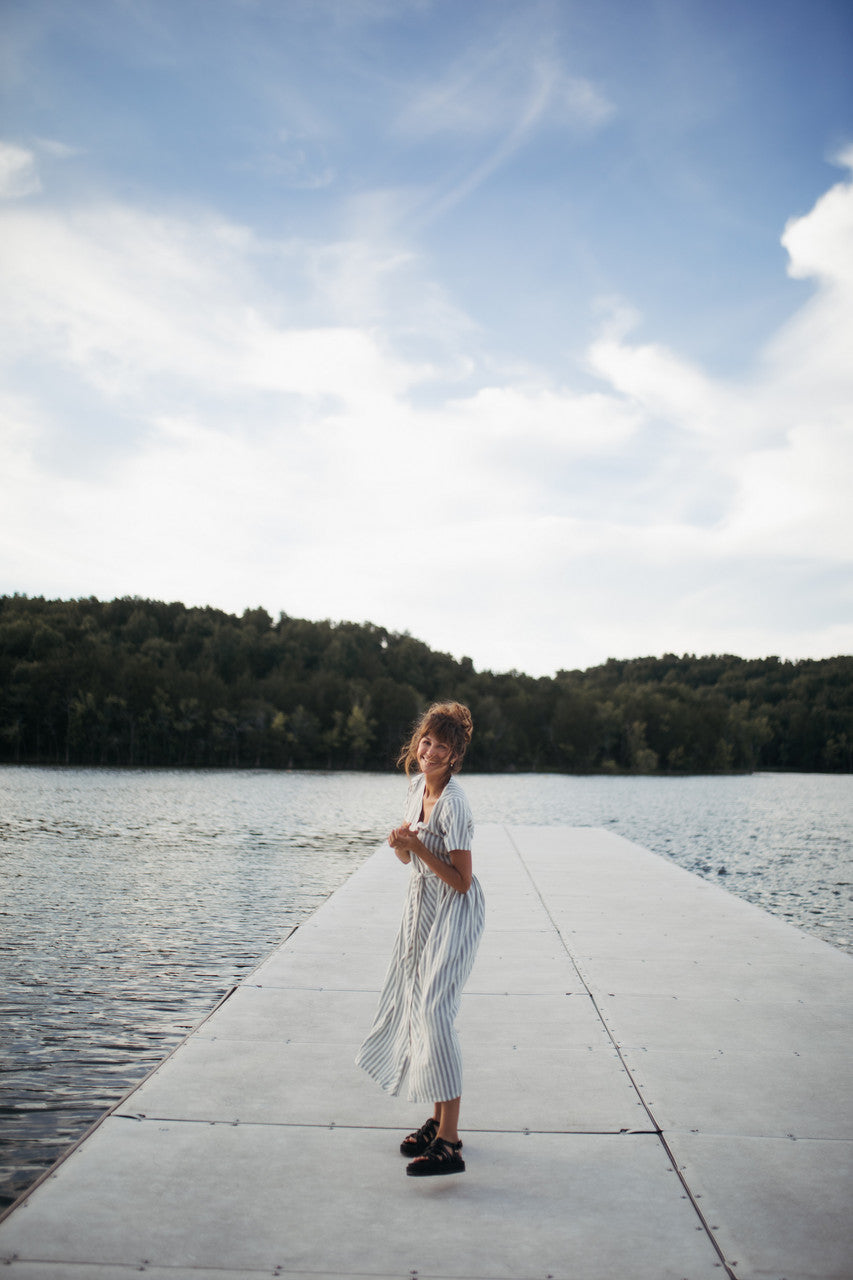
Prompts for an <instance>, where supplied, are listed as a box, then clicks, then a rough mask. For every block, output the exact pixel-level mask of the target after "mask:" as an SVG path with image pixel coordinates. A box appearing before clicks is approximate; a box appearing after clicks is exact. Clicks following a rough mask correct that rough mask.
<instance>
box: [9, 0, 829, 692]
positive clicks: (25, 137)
mask: <svg viewBox="0 0 853 1280" xmlns="http://www.w3.org/2000/svg"><path fill="white" fill-rule="evenodd" d="M0 36H2V44H0V329H2V332H1V333H0V362H2V382H0V495H1V496H0V593H5V594H11V593H15V592H19V593H23V594H26V595H30V596H46V597H49V598H63V599H68V598H72V597H80V596H90V595H94V596H98V597H99V598H101V599H111V598H113V597H115V596H142V597H147V598H151V599H157V600H181V601H183V602H184V603H186V604H187V605H207V604H209V605H213V606H216V607H218V608H221V609H225V610H227V611H229V612H234V613H238V614H239V613H242V612H243V610H244V609H246V608H254V607H257V606H262V607H264V608H266V609H267V610H268V611H269V612H270V614H271V615H272V616H273V617H274V618H277V617H278V615H279V613H282V612H283V613H286V614H288V615H289V616H291V617H299V618H310V619H314V620H319V619H324V618H329V619H332V620H333V621H341V620H349V621H354V622H371V623H373V624H375V625H376V626H380V627H385V628H387V629H388V630H389V631H395V632H409V633H411V634H412V635H414V636H416V637H418V638H419V639H421V640H424V641H425V642H426V643H428V644H429V645H430V646H432V647H433V648H435V649H439V650H441V651H443V652H447V653H450V654H452V655H454V656H455V657H457V658H460V657H462V656H467V657H470V658H471V659H473V661H474V664H475V666H476V667H477V668H478V669H480V670H483V669H490V670H493V671H509V670H516V671H524V672H527V673H529V674H531V675H536V676H539V675H546V676H547V675H552V674H553V673H554V672H556V671H557V670H560V669H569V670H570V669H575V668H586V667H589V666H592V665H596V664H598V663H601V662H604V661H606V660H607V659H608V658H630V657H638V656H642V655H649V654H663V653H677V654H681V653H696V654H708V653H729V654H737V655H740V656H742V657H746V658H751V657H764V656H768V655H771V654H774V655H778V656H779V657H782V658H788V659H799V658H823V657H829V656H832V655H835V654H839V653H851V652H853V575H851V561H853V537H852V536H851V517H850V499H849V492H850V487H851V485H850V479H851V462H853V77H851V76H850V74H849V68H850V66H851V65H853V7H851V6H850V4H849V3H848V0H749V3H745V2H744V0H714V2H713V3H711V0H179V2H178V3H176V2H175V0H3V3H2V8H0Z"/></svg>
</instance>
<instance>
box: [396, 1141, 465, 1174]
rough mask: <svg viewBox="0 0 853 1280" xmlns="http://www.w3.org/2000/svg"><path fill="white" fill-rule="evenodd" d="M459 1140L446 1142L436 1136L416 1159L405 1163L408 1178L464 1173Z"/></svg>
mask: <svg viewBox="0 0 853 1280" xmlns="http://www.w3.org/2000/svg"><path fill="white" fill-rule="evenodd" d="M461 1149H462V1143H461V1142H447V1141H445V1139H444V1138H436V1140H435V1142H433V1143H431V1144H430V1145H429V1147H427V1149H426V1151H425V1152H424V1154H423V1155H422V1156H421V1157H420V1159H418V1160H413V1161H412V1163H411V1164H407V1165H406V1173H407V1174H408V1175H409V1177H410V1178H433V1177H437V1176H438V1175H440V1174H444V1173H464V1172H465V1161H464V1160H463V1159H462V1157H461V1155H460V1154H459V1152H460V1151H461Z"/></svg>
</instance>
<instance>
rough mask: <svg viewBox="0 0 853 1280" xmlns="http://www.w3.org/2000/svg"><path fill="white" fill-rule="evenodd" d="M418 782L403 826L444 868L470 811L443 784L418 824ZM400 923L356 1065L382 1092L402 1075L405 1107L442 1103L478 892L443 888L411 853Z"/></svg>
mask: <svg viewBox="0 0 853 1280" xmlns="http://www.w3.org/2000/svg"><path fill="white" fill-rule="evenodd" d="M423 794H424V778H423V776H422V775H419V776H418V777H417V778H415V779H414V780H413V781H412V783H411V785H410V787H409V794H408V798H407V801H406V811H405V819H404V820H405V822H407V823H408V824H409V826H411V827H413V828H414V827H417V828H418V835H419V836H420V839H421V841H422V843H423V844H425V845H426V847H427V849H429V851H430V853H434V854H435V855H436V856H437V857H439V858H441V859H442V861H444V862H447V863H450V857H449V853H450V850H452V849H470V848H471V842H472V837H473V835H474V822H473V819H472V817H471V810H470V808H469V806H468V801H467V799H466V797H465V792H464V791H463V790H462V788H461V786H460V785H459V783H458V782H457V781H456V779H455V778H453V777H451V778H450V779H449V781H448V782H447V784H446V786H445V788H444V790H443V791H442V793H441V795H440V796H439V798H438V800H436V802H435V806H434V808H433V810H432V813H431V814H430V816H429V822H427V823H423V822H420V821H419V819H420V814H421V809H422V804H423ZM410 870H411V874H410V877H409V888H408V892H407V894H406V902H405V906H404V907H403V919H402V921H401V923H400V931H399V933H398V934H397V940H396V942H395V943H394V951H393V954H392V956H391V963H390V965H389V966H388V972H387V974H386V975H385V982H384V984H383V987H382V993H381V995H380V997H379V1008H378V1010H377V1013H376V1018H375V1019H374V1022H373V1027H372V1029H371V1031H370V1035H369V1036H368V1037H367V1039H366V1040H365V1042H364V1044H363V1045H362V1046H361V1048H360V1049H359V1051H358V1055H357V1057H356V1064H357V1065H358V1066H360V1067H363V1068H364V1070H365V1071H366V1072H367V1073H368V1074H369V1075H371V1076H372V1077H373V1079H374V1080H376V1081H377V1082H378V1083H379V1084H380V1085H381V1086H382V1088H383V1089H385V1090H387V1092H388V1093H391V1094H396V1093H399V1090H400V1086H401V1084H402V1082H403V1080H404V1078H405V1076H406V1073H407V1072H408V1075H409V1083H408V1098H409V1101H410V1102H447V1101H449V1100H450V1099H451V1098H458V1097H459V1096H460V1094H461V1093H462V1055H461V1053H460V1051H459V1041H458V1038H457V1035H456V1030H455V1028H454V1025H453V1024H454V1021H455V1020H456V1015H457V1013H458V1012H459V1001H460V999H461V996H462V988H463V987H464V985H465V983H466V981H467V979H468V975H469V974H470V972H471V968H472V966H473V964H474V959H475V957H476V955H477V947H478V946H479V944H480V937H481V936H482V932H483V923H484V920H485V909H484V902H483V891H482V889H481V888H480V885H479V882H478V881H477V879H476V878H475V879H473V880H472V882H471V887H470V889H469V890H468V892H467V893H459V892H458V891H457V890H456V889H452V888H451V887H450V885H448V884H445V883H444V881H443V880H441V879H439V877H438V876H437V875H436V874H435V872H434V871H430V869H429V868H428V867H426V866H425V865H424V863H423V862H421V860H420V859H419V858H418V856H417V855H416V854H414V853H413V854H412V860H411V864H410Z"/></svg>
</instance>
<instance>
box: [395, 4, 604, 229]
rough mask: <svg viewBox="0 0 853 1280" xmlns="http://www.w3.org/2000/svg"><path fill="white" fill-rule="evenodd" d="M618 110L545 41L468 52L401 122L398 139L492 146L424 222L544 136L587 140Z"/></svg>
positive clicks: (435, 201)
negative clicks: (541, 132) (569, 69)
mask: <svg viewBox="0 0 853 1280" xmlns="http://www.w3.org/2000/svg"><path fill="white" fill-rule="evenodd" d="M614 110H615V108H614V106H613V104H612V103H611V102H610V101H609V99H607V98H606V96H605V95H604V94H603V92H602V91H601V90H600V89H599V88H598V87H597V86H595V85H594V84H593V83H592V82H591V81H589V80H587V79H583V78H581V77H576V76H572V75H570V74H568V72H567V71H566V70H565V68H564V67H563V66H562V65H561V64H560V62H559V61H558V60H557V58H556V57H555V56H554V54H553V53H552V52H550V51H547V52H543V51H542V48H541V42H537V44H536V45H531V43H530V41H529V40H528V39H526V38H525V37H524V36H523V35H522V34H521V33H520V32H519V31H518V30H516V29H515V27H512V28H511V29H510V30H508V31H505V32H503V33H502V34H501V35H500V36H499V37H498V38H497V39H496V40H495V41H494V42H493V43H492V44H491V45H488V46H486V47H485V48H483V47H479V46H477V47H475V48H474V49H473V50H469V51H466V53H464V54H463V55H462V56H461V57H460V58H459V59H458V60H457V62H456V63H455V65H454V66H453V67H452V68H451V69H450V71H449V72H448V73H447V75H446V76H445V77H444V78H443V79H440V80H438V81H434V82H433V83H430V84H427V85H424V86H422V87H421V88H420V89H416V90H415V92H414V93H413V94H412V95H411V96H410V98H409V100H408V101H407V103H406V105H405V106H404V107H403V109H402V110H401V111H400V113H399V115H398V117H397V119H396V121H395V125H394V129H395V132H396V133H398V134H400V135H402V136H404V137H406V138H407V139H408V140H409V141H412V142H415V141H423V140H429V139H431V138H434V137H438V136H441V137H445V138H446V137H450V138H452V139H454V140H455V142H456V143H457V144H459V143H463V144H465V143H467V144H469V145H470V144H472V143H474V144H482V143H483V142H484V141H488V142H489V144H490V145H489V149H488V151H487V152H486V154H485V155H483V156H482V157H481V158H480V159H479V160H477V161H476V162H475V163H474V164H473V165H471V166H470V167H469V169H468V171H467V172H466V174H465V175H464V176H463V177H462V178H458V177H457V178H455V179H454V180H452V181H451V183H450V184H449V186H448V188H447V189H445V190H442V191H441V192H440V193H439V194H437V195H432V196H431V197H430V200H429V202H428V204H427V206H426V208H425V210H423V211H422V212H421V216H420V219H419V221H420V222H421V223H424V222H431V221H433V220H435V219H436V218H438V217H440V216H442V215H444V214H445V213H446V212H448V210H449V209H451V208H453V207H454V206H455V205H457V204H459V203H460V202H461V201H462V200H464V199H467V197H468V196H470V195H471V194H472V193H473V192H474V191H475V190H476V189H477V188H478V187H480V186H481V185H482V184H483V183H484V182H486V181H487V180H488V179H489V178H490V177H491V176H492V174H494V173H496V172H497V171H498V170H500V169H501V168H503V167H504V166H505V165H506V164H508V163H509V162H510V160H511V159H512V158H513V156H515V154H516V153H517V152H518V151H520V150H521V149H522V148H523V147H524V146H525V144H527V143H528V142H529V141H530V140H531V139H532V138H533V137H534V135H535V133H536V132H537V131H539V130H544V129H558V130H560V131H562V132H569V133H574V134H582V135H586V134H588V133H590V132H594V131H595V130H597V129H599V128H601V127H602V126H603V125H604V124H606V123H607V122H608V121H609V120H610V118H611V117H612V115H613V113H614Z"/></svg>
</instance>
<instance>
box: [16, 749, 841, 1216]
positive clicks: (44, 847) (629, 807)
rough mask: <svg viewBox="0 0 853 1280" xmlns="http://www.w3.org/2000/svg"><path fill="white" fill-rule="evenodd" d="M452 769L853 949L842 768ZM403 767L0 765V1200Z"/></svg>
mask: <svg viewBox="0 0 853 1280" xmlns="http://www.w3.org/2000/svg"><path fill="white" fill-rule="evenodd" d="M464 781H465V786H466V789H467V791H468V794H469V797H470V800H471V803H472V807H473V809H474V814H475V818H477V819H478V820H479V821H482V822H506V823H534V824H540V823H556V824H563V825H570V826H602V827H610V828H612V829H613V830H616V831H618V832H620V833H621V834H623V835H626V836H628V837H629V838H630V839H633V840H636V841H637V842H638V843H639V844H643V845H645V846H646V847H648V848H651V849H654V850H655V851H656V852H658V853H662V854H665V855H666V856H668V857H671V858H672V859H674V860H675V861H677V862H678V863H679V864H680V865H682V866H684V867H686V868H687V869H688V870H691V871H695V872H697V873H698V874H700V875H704V876H706V877H708V878H713V879H714V880H715V881H716V882H717V883H719V884H722V885H724V886H725V887H726V888H727V889H730V890H731V891H733V892H735V893H739V894H741V895H742V896H744V897H747V898H749V899H750V900H751V901H754V902H757V903H758V904H759V905H761V906H763V907H765V908H766V909H768V910H771V911H774V912H776V913H777V914H780V915H782V916H784V917H785V918H787V919H789V920H790V921H791V922H792V923H795V924H797V925H798V926H800V927H801V928H805V929H808V930H810V931H811V932H814V933H816V934H818V936H821V937H824V938H826V940H827V941H830V942H832V943H834V944H835V945H837V946H844V947H846V948H847V949H851V950H853V945H851V943H852V942H853V934H851V929H850V918H849V911H850V888H851V886H850V882H851V880H853V875H851V834H850V816H851V802H853V778H850V777H827V776H814V775H769V774H763V775H755V776H753V777H748V778H682V779H675V778H574V777H563V776H552V775H526V774H525V775H517V776H516V775H512V776H505V775H501V776H499V777H497V776H494V775H492V776H469V777H467V778H466V779H465V780H464ZM404 789H405V788H404V783H403V782H402V781H401V779H400V778H399V777H395V776H393V775H389V776H385V775H377V774H311V773H293V774H288V773H261V772H258V773H238V772H159V771H149V770H139V771H133V772H124V771H113V770H86V769H68V770H51V769H26V768H25V769H14V768H0V880H2V886H3V892H2V903H3V905H2V908H0V911H2V923H3V930H2V936H1V937H0V964H2V991H3V994H2V997H0V1014H2V1019H3V1028H4V1029H3V1036H2V1044H3V1050H2V1060H0V1065H2V1068H3V1072H4V1076H3V1090H2V1095H0V1112H2V1116H3V1136H2V1138H1V1139H0V1207H2V1204H3V1203H4V1202H5V1203H8V1202H9V1201H10V1200H11V1199H13V1198H14V1197H15V1196H16V1195H17V1194H19V1193H20V1192H21V1191H23V1190H24V1188H25V1187H26V1186H27V1185H29V1183H30V1182H31V1181H32V1180H33V1179H34V1178H35V1177H37V1176H38V1174H39V1173H41V1172H42V1171H43V1169H44V1168H45V1167H47V1166H48V1165H49V1164H51V1163H52V1161H53V1160H54V1159H55V1158H56V1157H57V1156H58V1155H59V1154H60V1153H61V1152H62V1150H63V1149H64V1148H65V1147H66V1146H67V1145H68V1144H69V1143H70V1142H72V1141H74V1140H75V1139H76V1138H77V1137H79V1135H80V1134H81V1133H82V1132H83V1131H84V1130H85V1128H86V1127H87V1126H88V1125H89V1124H91V1123H92V1122H94V1121H95V1120H96V1119H97V1118H98V1116H100V1115H101V1114H102V1113H103V1111H104V1110H105V1109H106V1108H107V1107H108V1106H110V1105H112V1104H113V1103H114V1102H115V1101H116V1100H117V1099H118V1098H120V1097H121V1096H122V1095H123V1094H124V1093H125V1092H126V1091H127V1089H128V1088H129V1087H131V1085H133V1084H134V1083H136V1082H137V1081H138V1080H139V1079H140V1078H141V1077H142V1076H143V1075H144V1074H145V1073H146V1071H148V1070H150V1068H151V1067H152V1066H153V1065H155V1064H156V1063H157V1062H158V1061H159V1060H160V1059H161V1058H162V1057H163V1056H164V1055H165V1054H166V1053H167V1052H168V1051H169V1050H170V1049H171V1048H172V1047H173V1046H174V1045H175V1044H176V1043H178V1041H179V1040H180V1039H181V1038H182V1037H183V1036H184V1035H185V1034H186V1033H187V1032H188V1031H189V1030H190V1029H191V1028H192V1027H193V1026H195V1025H196V1024H197V1023H198V1022H199V1021H200V1020H201V1018H202V1017H204V1016H205V1014H207V1013H208V1012H209V1010H210V1009H211V1008H212V1006H213V1005H214V1004H215V1003H216V1001H217V999H219V997H220V996H222V995H223V994H224V993H225V992H226V991H227V990H228V989H229V988H230V987H231V986H233V984H234V983H235V982H238V981H239V980H240V979H241V978H242V977H244V976H245V975H246V973H247V972H248V971H250V970H251V969H252V968H253V967H254V966H255V965H256V964H257V963H258V962H259V961H260V960H262V959H263V958H264V957H265V956H266V955H267V954H268V953H269V952H270V951H271V950H272V948H273V947H275V946H277V945H278V943H279V942H280V941H281V940H282V938H283V937H285V936H286V934H287V932H288V931H289V929H290V928H291V927H292V926H293V925H295V924H298V923H299V922H300V921H301V920H304V919H305V918H306V917H307V916H308V915H309V914H310V913H311V912H312V911H313V910H314V909H315V908H316V907H317V906H318V904H319V903H320V902H321V901H322V900H323V899H324V898H325V897H327V896H328V894H329V893H330V892H332V891H333V890H334V889H335V888H336V887H337V886H338V885H339V884H341V883H342V882H343V880H344V879H345V878H346V877H347V875H349V873H350V872H351V871H352V870H353V869H354V868H355V867H356V866H357V865H358V864H359V862H361V861H362V860H363V859H364V858H365V857H366V856H367V855H368V854H369V853H371V852H372V851H373V849H374V848H375V847H376V846H377V844H378V843H379V842H380V841H381V839H382V838H383V836H384V833H385V832H386V831H387V829H388V828H389V827H390V826H391V825H392V824H393V823H396V822H397V821H398V820H399V814H400V810H401V808H402V799H403V793H404Z"/></svg>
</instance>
